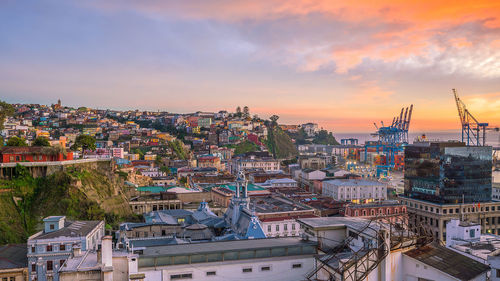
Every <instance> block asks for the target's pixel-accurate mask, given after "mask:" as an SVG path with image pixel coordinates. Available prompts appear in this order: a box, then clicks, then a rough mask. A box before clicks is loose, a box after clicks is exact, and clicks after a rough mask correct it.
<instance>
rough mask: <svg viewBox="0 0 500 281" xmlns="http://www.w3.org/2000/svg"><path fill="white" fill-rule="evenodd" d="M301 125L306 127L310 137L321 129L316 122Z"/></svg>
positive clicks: (305, 129) (303, 127)
mask: <svg viewBox="0 0 500 281" xmlns="http://www.w3.org/2000/svg"><path fill="white" fill-rule="evenodd" d="M301 127H302V129H304V131H305V132H306V135H307V136H308V137H313V136H314V135H316V133H317V132H318V131H319V129H318V124H316V123H306V124H302V125H301Z"/></svg>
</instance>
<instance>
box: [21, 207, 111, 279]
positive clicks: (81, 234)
mask: <svg viewBox="0 0 500 281" xmlns="http://www.w3.org/2000/svg"><path fill="white" fill-rule="evenodd" d="M43 222H44V230H43V231H40V232H38V233H36V234H34V235H32V236H30V237H29V238H28V255H27V256H28V274H29V280H37V281H58V280H59V274H58V271H59V269H60V267H61V266H62V265H63V264H64V262H65V261H66V260H67V259H68V257H69V256H70V254H71V252H72V251H73V248H79V249H81V250H83V251H86V250H91V249H92V250H97V245H98V242H99V241H100V240H101V238H102V237H103V236H104V221H73V222H70V221H66V217H65V216H51V217H47V218H45V219H44V220H43Z"/></svg>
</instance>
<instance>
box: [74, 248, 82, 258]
mask: <svg viewBox="0 0 500 281" xmlns="http://www.w3.org/2000/svg"><path fill="white" fill-rule="evenodd" d="M72 250H73V257H79V256H80V255H81V254H82V249H81V248H80V246H78V245H74V246H73V249H72Z"/></svg>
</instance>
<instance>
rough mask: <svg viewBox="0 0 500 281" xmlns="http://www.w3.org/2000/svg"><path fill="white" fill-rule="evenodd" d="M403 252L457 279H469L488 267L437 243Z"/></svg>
mask: <svg viewBox="0 0 500 281" xmlns="http://www.w3.org/2000/svg"><path fill="white" fill-rule="evenodd" d="M404 254H405V255H407V256H409V257H411V258H414V259H416V260H418V261H420V262H423V263H425V264H427V265H429V266H432V267H434V268H436V269H438V270H440V271H442V272H444V273H446V274H449V275H451V276H453V277H455V278H458V279H459V280H471V279H473V278H475V277H477V276H478V275H480V274H481V273H484V272H485V271H488V270H489V269H490V267H489V266H487V265H485V264H482V263H480V262H478V261H475V260H473V259H471V258H469V257H466V256H464V255H461V254H459V253H457V252H455V251H453V250H450V249H448V248H446V247H443V246H440V245H437V244H430V245H426V246H423V247H419V248H415V249H413V250H410V251H408V252H406V253H404Z"/></svg>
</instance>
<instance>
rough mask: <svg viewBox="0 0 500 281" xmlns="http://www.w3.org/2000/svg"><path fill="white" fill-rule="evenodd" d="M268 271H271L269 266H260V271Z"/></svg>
mask: <svg viewBox="0 0 500 281" xmlns="http://www.w3.org/2000/svg"><path fill="white" fill-rule="evenodd" d="M269 270H271V267H270V266H268V265H266V266H262V267H261V268H260V271H269Z"/></svg>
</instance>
